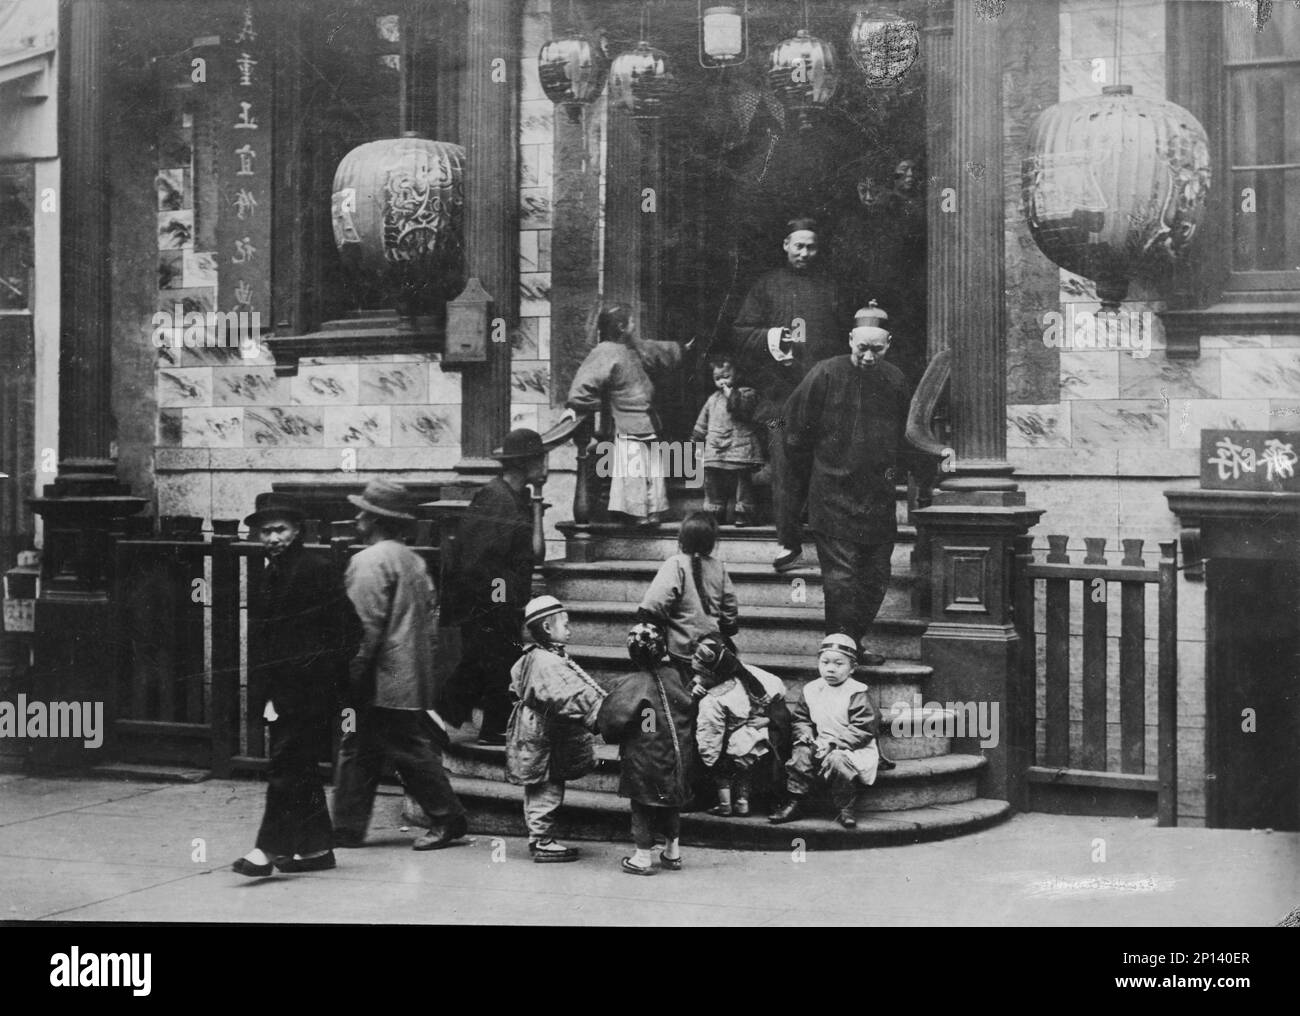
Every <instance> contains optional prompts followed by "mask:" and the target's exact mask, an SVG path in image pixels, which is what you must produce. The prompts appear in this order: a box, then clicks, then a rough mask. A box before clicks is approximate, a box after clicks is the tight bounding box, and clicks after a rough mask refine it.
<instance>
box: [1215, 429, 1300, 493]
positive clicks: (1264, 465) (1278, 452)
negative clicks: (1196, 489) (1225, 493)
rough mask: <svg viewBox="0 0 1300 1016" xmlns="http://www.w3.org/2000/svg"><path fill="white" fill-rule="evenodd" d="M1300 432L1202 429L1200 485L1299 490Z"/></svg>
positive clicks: (1218, 487) (1219, 488)
mask: <svg viewBox="0 0 1300 1016" xmlns="http://www.w3.org/2000/svg"><path fill="white" fill-rule="evenodd" d="M1297 444H1300V432H1296V431H1286V430H1203V431H1201V487H1202V488H1203V489H1205V490H1258V491H1267V492H1271V493H1300V476H1297V475H1296V472H1297V470H1296V463H1297V458H1300V456H1297V454H1296V450H1295V448H1296V445H1297Z"/></svg>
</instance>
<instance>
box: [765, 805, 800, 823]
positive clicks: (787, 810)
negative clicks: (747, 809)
mask: <svg viewBox="0 0 1300 1016" xmlns="http://www.w3.org/2000/svg"><path fill="white" fill-rule="evenodd" d="M802 817H803V809H802V808H800V807H799V802H798V801H797V800H795V801H787V802H786V803H785V804H783V805H781V807H779V808H777V809H776V811H774V812H772V814H770V815H769V816H767V820H768V821H769V822H771V823H772V824H773V825H780V824H781V823H782V822H793V821H794V820H795V819H797V818H802Z"/></svg>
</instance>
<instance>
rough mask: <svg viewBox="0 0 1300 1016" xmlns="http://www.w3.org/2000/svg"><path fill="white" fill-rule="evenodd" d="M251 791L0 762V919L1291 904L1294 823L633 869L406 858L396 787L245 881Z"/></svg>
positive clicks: (969, 917)
mask: <svg viewBox="0 0 1300 1016" xmlns="http://www.w3.org/2000/svg"><path fill="white" fill-rule="evenodd" d="M264 793H265V787H264V785H263V784H262V783H260V782H258V781H244V780H239V781H232V780H208V781H205V782H201V783H193V784H174V783H139V782H119V781H107V780H96V779H72V778H67V779H51V778H41V777H33V776H27V775H24V774H20V773H0V919H10V920H14V919H19V920H22V919H25V920H36V919H45V918H56V919H60V920H72V921H91V922H97V921H199V922H209V921H236V922H242V921H270V922H281V921H293V922H321V923H332V922H347V923H358V924H390V923H391V924H409V923H430V924H434V923H492V924H618V925H625V924H639V925H683V924H696V925H775V926H783V925H805V924H830V925H859V924H875V925H883V926H928V925H985V926H996V925H1039V926H1069V925H1097V926H1136V925H1174V926H1179V925H1181V926H1241V925H1274V924H1276V923H1277V922H1279V921H1281V920H1282V919H1283V918H1284V917H1285V916H1286V914H1287V913H1288V911H1290V910H1291V909H1292V908H1293V907H1295V906H1296V904H1297V903H1300V834H1296V833H1268V832H1263V831H1243V830H1216V829H1192V828H1183V829H1158V828H1156V826H1155V823H1154V821H1150V820H1142V819H1116V818H1078V817H1062V816H1052V815H1040V814H1031V815H1019V816H1015V817H1014V818H1012V819H1011V820H1010V821H1008V822H1006V823H1003V824H1001V825H998V826H995V827H993V828H991V829H988V830H985V831H983V832H979V833H975V834H973V835H969V836H964V837H959V838H957V839H951V840H942V841H938V842H933V843H925V844H918V845H913V846H901V847H880V848H875V849H870V850H861V851H826V852H822V853H820V854H819V853H818V852H816V851H815V850H803V849H801V845H800V844H799V843H792V844H791V847H790V849H789V850H783V851H765V852H753V851H732V850H714V849H690V850H687V851H684V856H685V862H686V863H685V868H684V869H683V870H682V871H681V872H660V873H659V874H657V875H656V876H654V877H653V878H633V877H631V876H628V875H625V874H623V873H622V872H620V871H619V870H618V867H617V865H618V860H619V858H620V857H623V856H624V855H626V854H627V853H629V848H630V843H597V842H592V843H584V844H582V847H583V851H584V858H583V860H582V861H580V862H578V863H576V864H561V865H555V864H553V865H536V864H533V863H531V862H530V861H529V860H528V856H527V850H526V846H525V843H524V841H522V840H520V839H517V838H511V837H506V838H499V837H492V836H488V835H471V836H470V837H469V838H468V840H467V841H466V842H465V844H464V845H458V846H455V847H452V848H449V849H447V850H443V851H435V852H432V853H416V852H414V851H412V850H411V849H410V841H411V838H412V837H413V835H414V832H412V831H408V832H403V831H402V830H401V829H400V828H399V827H400V823H401V819H400V805H401V798H400V797H398V796H396V795H393V794H387V795H383V796H381V797H380V799H379V801H378V803H377V805H376V809H375V821H374V823H373V824H372V827H371V832H370V841H369V843H368V844H367V846H365V847H364V848H362V849H359V850H340V851H338V857H339V867H338V868H337V869H336V870H334V871H329V872H321V873H316V874H309V875H277V876H275V877H273V878H269V879H258V880H250V879H246V878H243V877H241V876H239V875H235V874H234V873H232V872H231V871H230V870H229V865H230V862H231V861H233V860H234V859H235V858H236V857H238V856H239V855H241V854H242V853H244V852H245V851H246V850H248V849H249V847H251V845H252V842H253V837H254V835H255V833H256V831H257V825H258V821H259V818H260V815H261V810H262V803H263V796H264ZM1103 857H1104V860H1103V859H1101V858H1103ZM1094 858H1096V859H1094Z"/></svg>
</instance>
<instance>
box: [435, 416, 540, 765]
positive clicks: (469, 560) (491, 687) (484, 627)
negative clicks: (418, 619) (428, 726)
mask: <svg viewBox="0 0 1300 1016" xmlns="http://www.w3.org/2000/svg"><path fill="white" fill-rule="evenodd" d="M548 451H549V448H548V446H547V445H545V444H544V443H543V442H542V437H541V435H540V434H538V433H537V432H536V431H535V430H529V429H528V428H526V427H521V428H518V429H516V430H512V431H511V432H510V433H509V434H507V435H506V439H505V441H504V443H503V444H502V446H501V447H500V448H498V449H496V450H495V451H494V452H493V453H492V457H493V458H494V459H496V460H497V461H498V462H500V463H501V475H500V476H498V477H494V478H493V479H491V480H489V481H488V482H487V483H486V484H484V485H483V486H482V487H481V488H480V489H479V491H478V493H476V494H475V495H474V499H473V500H472V501H471V502H470V504H469V508H468V509H466V511H465V515H464V517H463V518H462V519H461V523H460V528H459V532H458V535H457V539H456V543H455V546H454V549H453V550H452V552H451V559H450V560H449V561H448V562H447V564H446V570H445V574H446V576H447V579H446V581H447V588H446V590H444V595H443V606H442V620H443V623H444V624H455V625H459V626H460V632H461V646H462V653H461V659H460V663H459V664H458V665H457V667H456V671H455V673H454V674H453V675H452V677H451V680H450V682H449V687H448V689H447V696H446V701H445V702H444V703H443V706H442V713H443V715H444V717H445V718H446V720H447V722H448V723H450V724H452V725H453V726H457V727H459V726H460V725H461V724H463V723H464V722H465V721H466V720H468V719H469V718H470V713H471V711H472V710H473V708H474V706H475V705H481V706H482V709H483V726H482V727H481V728H480V730H479V743H480V744H491V745H504V744H505V743H506V738H505V734H506V723H507V721H508V720H509V719H510V710H511V705H512V703H511V701H510V668H511V667H512V666H514V663H515V661H516V660H518V659H519V657H520V655H521V654H522V652H523V646H522V645H521V643H520V639H521V638H522V628H523V623H524V605H525V604H526V603H527V602H528V601H529V599H530V598H531V597H532V580H533V567H534V565H535V564H536V563H537V562H536V560H535V559H534V555H533V508H532V501H533V500H534V499H540V497H541V487H542V484H543V483H545V482H546V476H547V466H546V454H547V452H548Z"/></svg>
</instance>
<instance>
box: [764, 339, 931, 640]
mask: <svg viewBox="0 0 1300 1016" xmlns="http://www.w3.org/2000/svg"><path fill="white" fill-rule="evenodd" d="M888 349H889V333H888V332H887V331H885V330H884V329H883V328H879V327H871V326H860V327H857V328H854V329H853V331H852V333H851V336H850V339H849V353H848V354H847V355H845V356H836V357H834V358H832V359H829V360H824V361H822V362H821V363H818V364H816V365H815V366H814V367H813V368H812V369H811V370H810V371H809V372H808V375H807V377H805V378H804V379H803V381H802V382H800V384H799V387H798V388H796V389H795V390H794V393H793V394H792V395H791V396H790V399H789V401H788V402H787V403H786V405H785V417H786V429H785V439H786V451H787V453H788V456H789V461H790V463H791V467H792V469H795V470H798V471H799V472H800V473H801V474H802V476H803V477H804V479H803V481H802V482H805V483H806V484H807V489H808V505H809V510H808V516H809V518H808V521H809V528H810V529H811V530H812V532H813V537H814V539H815V540H816V543H817V557H818V560H819V562H820V564H821V571H822V585H823V588H824V590H825V594H826V632H827V634H830V633H831V632H843V633H845V634H847V635H850V636H851V637H852V638H853V640H854V642H856V643H857V644H858V645H861V644H862V637H863V635H864V634H865V633H866V632H867V630H868V629H869V628H870V627H871V623H872V621H874V620H875V617H876V613H877V611H879V609H880V604H881V603H882V602H883V600H884V597H885V590H886V589H887V588H888V586H889V577H890V556H891V555H892V553H893V550H894V539H895V537H896V536H897V532H898V525H897V521H896V519H895V514H894V512H895V500H896V498H895V489H894V487H895V483H896V482H897V478H898V476H899V470H898V451H899V448H900V445H901V444H902V442H903V436H904V434H905V432H906V429H907V410H908V405H909V402H910V392H909V389H908V385H907V381H906V380H905V379H904V377H903V374H902V372H901V371H900V370H899V369H898V368H897V367H895V366H894V365H893V364H891V363H886V362H885V361H884V360H883V357H884V355H885V353H886V352H887V351H888ZM863 662H865V663H873V664H879V663H883V662H884V657H882V656H879V655H877V654H872V653H866V652H864V653H863Z"/></svg>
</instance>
